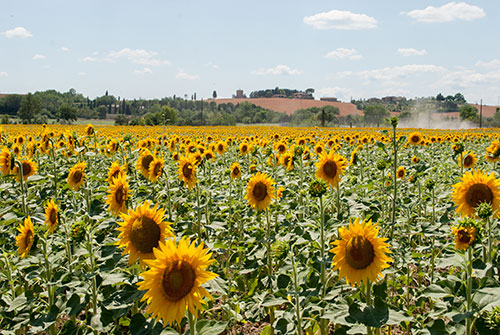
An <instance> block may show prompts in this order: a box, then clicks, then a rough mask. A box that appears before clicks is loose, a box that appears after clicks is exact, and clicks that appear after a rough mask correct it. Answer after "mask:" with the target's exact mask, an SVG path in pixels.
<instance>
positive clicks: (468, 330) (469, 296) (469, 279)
mask: <svg viewBox="0 0 500 335" xmlns="http://www.w3.org/2000/svg"><path fill="white" fill-rule="evenodd" d="M472 248H473V246H471V245H469V247H468V248H467V286H466V290H465V295H466V304H467V305H466V309H467V310H466V312H472V261H473V259H472V256H473V250H472ZM465 334H466V335H470V334H472V318H471V317H468V318H467V319H465Z"/></svg>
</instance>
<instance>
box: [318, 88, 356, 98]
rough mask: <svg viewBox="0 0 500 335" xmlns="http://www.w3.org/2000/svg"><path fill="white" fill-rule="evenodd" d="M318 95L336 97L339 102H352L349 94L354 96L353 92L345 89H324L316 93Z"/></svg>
mask: <svg viewBox="0 0 500 335" xmlns="http://www.w3.org/2000/svg"><path fill="white" fill-rule="evenodd" d="M316 94H317V95H318V96H320V97H335V98H338V99H339V100H344V101H346V100H350V96H349V94H352V90H350V89H348V88H345V87H338V86H335V87H324V88H320V89H319V90H317V91H316Z"/></svg>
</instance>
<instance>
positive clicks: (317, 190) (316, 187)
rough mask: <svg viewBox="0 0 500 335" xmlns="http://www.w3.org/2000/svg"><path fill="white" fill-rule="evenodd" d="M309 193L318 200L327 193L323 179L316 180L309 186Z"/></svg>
mask: <svg viewBox="0 0 500 335" xmlns="http://www.w3.org/2000/svg"><path fill="white" fill-rule="evenodd" d="M309 193H310V194H311V195H312V196H313V197H316V198H319V197H321V196H322V195H323V194H325V193H326V183H325V182H324V181H323V180H322V179H316V180H314V181H313V182H312V183H311V185H310V186H309Z"/></svg>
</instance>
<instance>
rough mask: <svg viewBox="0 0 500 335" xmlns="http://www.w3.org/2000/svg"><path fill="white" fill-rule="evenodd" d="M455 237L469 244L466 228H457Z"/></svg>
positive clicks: (469, 239) (469, 236)
mask: <svg viewBox="0 0 500 335" xmlns="http://www.w3.org/2000/svg"><path fill="white" fill-rule="evenodd" d="M457 237H458V240H459V241H460V242H461V243H464V244H469V243H470V242H471V235H470V234H469V233H468V232H467V231H466V230H463V229H461V230H459V231H458V233H457Z"/></svg>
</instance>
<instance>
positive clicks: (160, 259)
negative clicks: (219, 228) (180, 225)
mask: <svg viewBox="0 0 500 335" xmlns="http://www.w3.org/2000/svg"><path fill="white" fill-rule="evenodd" d="M154 256H155V259H154V260H147V261H146V264H147V265H149V267H150V269H149V270H148V271H146V272H143V273H142V274H141V276H142V277H143V278H144V281H141V282H139V283H137V285H138V286H139V289H140V290H147V291H146V293H145V294H144V296H143V297H142V299H141V301H144V300H146V302H147V304H148V309H147V311H148V313H151V316H152V317H156V318H158V319H161V320H162V321H163V324H164V325H165V324H167V323H168V324H171V325H172V324H173V323H174V321H175V322H177V324H180V323H181V320H182V318H183V317H184V315H185V314H186V310H189V311H190V312H191V314H193V315H194V316H197V314H198V313H197V310H199V309H202V308H203V306H202V303H203V297H207V298H209V299H212V297H211V296H210V294H209V293H208V292H207V290H206V289H205V288H203V287H202V286H201V285H202V284H204V283H205V282H207V281H209V280H211V279H213V278H215V277H217V274H215V273H212V272H210V271H207V270H206V268H207V267H208V266H209V265H210V264H212V263H213V262H214V259H211V256H212V253H209V252H208V249H207V248H205V247H204V244H203V242H201V243H199V244H198V246H195V243H193V242H191V240H189V239H185V238H182V239H181V240H180V241H179V244H178V245H177V242H176V240H175V239H169V240H167V241H166V243H162V242H160V245H159V248H155V249H154Z"/></svg>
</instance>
